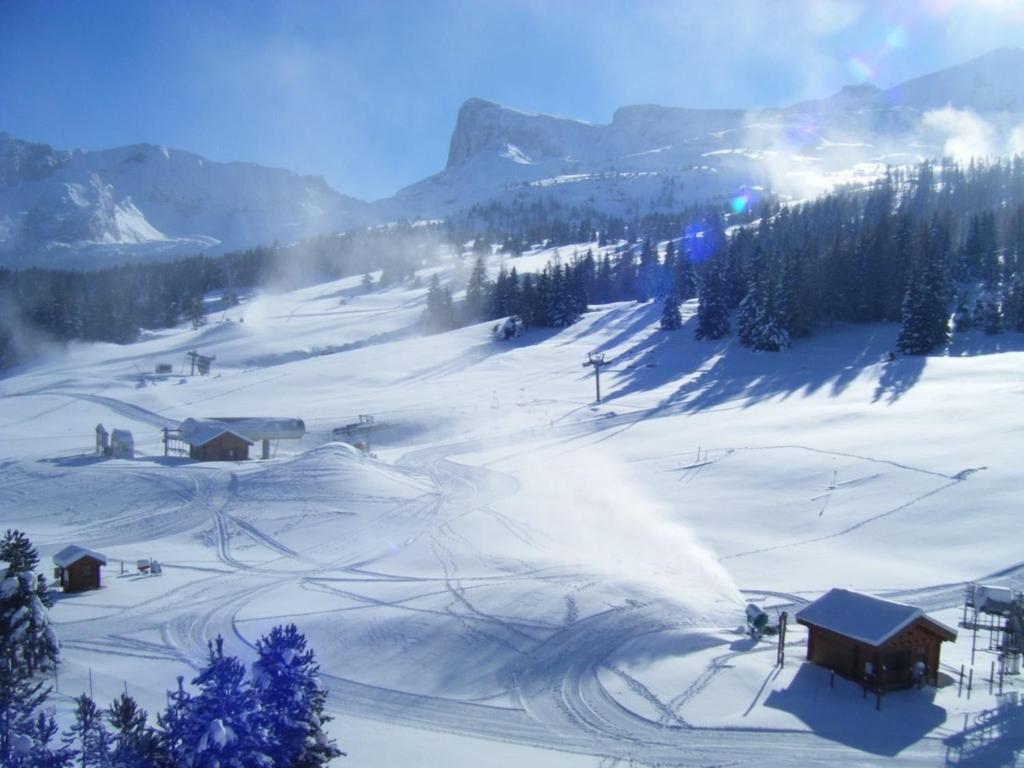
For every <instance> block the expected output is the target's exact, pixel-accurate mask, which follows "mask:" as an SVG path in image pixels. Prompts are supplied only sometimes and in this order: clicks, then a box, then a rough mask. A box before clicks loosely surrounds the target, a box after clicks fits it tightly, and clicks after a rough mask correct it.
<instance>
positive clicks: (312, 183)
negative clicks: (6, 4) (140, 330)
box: [0, 133, 366, 267]
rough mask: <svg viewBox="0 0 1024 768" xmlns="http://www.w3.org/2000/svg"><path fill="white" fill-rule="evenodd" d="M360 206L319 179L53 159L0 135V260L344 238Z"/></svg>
mask: <svg viewBox="0 0 1024 768" xmlns="http://www.w3.org/2000/svg"><path fill="white" fill-rule="evenodd" d="M365 208H366V204H365V203H362V202H360V201H358V200H355V199H354V198H350V197H345V196H344V195H340V194H338V193H337V192H335V191H334V190H333V189H332V188H331V187H329V186H328V185H327V183H326V182H325V181H324V180H323V179H322V178H320V177H315V176H300V175H298V174H295V173H292V172H291V171H285V170H280V169H276V168H265V167H263V166H259V165H255V164H253V163H216V162H211V161H209V160H206V159H204V158H202V157H200V156H199V155H194V154H192V153H189V152H181V151H179V150H171V149H167V148H165V147H155V146H150V145H138V146H131V147H120V148H117V149H111V150H104V151H95V152H81V151H75V152H62V151H57V150H54V149H52V148H50V147H48V146H46V145H42V144H29V143H27V142H23V141H19V140H17V139H14V138H12V137H10V136H8V135H7V134H2V133H0V259H2V260H3V261H6V262H8V263H10V262H12V260H13V261H14V262H15V263H38V264H47V265H58V266H79V267H81V266H85V267H93V266H100V265H103V264H104V263H110V262H112V261H118V260H124V259H125V258H126V257H131V256H135V257H140V256H164V257H166V256H168V255H174V254H179V253H181V254H194V253H197V252H199V251H207V252H211V251H212V252H217V251H221V250H225V249H230V248H242V247H248V246H253V245H258V244H269V243H272V242H274V241H282V242H292V241H294V240H298V239H300V238H302V237H305V236H308V235H311V234H319V233H323V232H332V231H337V230H341V229H345V228H348V227H351V226H353V225H354V224H357V223H361V222H362V221H363V215H362V214H363V211H364V210H365Z"/></svg>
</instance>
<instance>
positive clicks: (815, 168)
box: [0, 49, 1024, 268]
mask: <svg viewBox="0 0 1024 768" xmlns="http://www.w3.org/2000/svg"><path fill="white" fill-rule="evenodd" d="M1022 69H1024V50H1021V49H1000V50H997V51H993V52H992V53H989V54H987V55H985V56H982V57H980V58H978V59H975V60H973V61H970V62H967V63H966V64H962V65H959V66H956V67H952V68H950V69H946V70H942V71H940V72H937V73H934V74H931V75H926V76H924V77H920V78H917V79H914V80H910V81H907V82H905V83H902V84H900V85H897V86H894V87H892V88H889V89H888V90H882V89H880V88H877V87H875V86H873V85H870V84H865V85H859V86H850V87H847V88H844V89H843V90H841V91H840V92H839V93H837V94H835V95H833V96H831V97H829V98H825V99H821V100H816V101H809V102H802V103H798V104H794V105H791V106H788V107H784V108H777V109H775V108H773V109H760V110H740V109H736V110H704V109H684V108H674V107H661V106H655V105H635V106H627V107H623V108H621V109H619V110H617V111H616V113H615V115H614V116H613V118H612V121H611V122H610V123H608V124H594V123H587V122H582V121H577V120H571V119H565V118H559V117H553V116H549V115H539V114H532V113H528V112H522V111H518V110H515V109H511V108H508V107H503V106H500V105H498V104H494V103H492V102H488V101H485V100H482V99H477V98H472V99H469V100H468V101H466V102H465V103H464V104H463V106H462V108H461V109H460V110H459V114H458V119H457V122H456V125H455V129H454V131H453V134H452V138H451V144H450V149H449V156H448V162H447V164H446V167H445V168H444V169H443V170H442V171H440V172H439V173H437V174H435V175H433V176H430V177H429V178H426V179H424V180H422V181H419V182H417V183H415V184H412V185H411V186H408V187H406V188H404V189H402V190H399V191H398V192H397V193H396V194H395V195H394V196H393V197H390V198H385V199H383V200H378V201H376V202H372V203H370V202H364V201H360V200H357V199H355V198H353V197H348V196H346V195H343V194H341V193H339V192H337V191H336V190H334V189H332V188H331V187H330V186H329V185H328V184H327V183H326V181H325V180H324V179H323V178H321V177H317V176H302V175H299V174H296V173H293V172H291V171H287V170H283V169H276V168H267V167H264V166H260V165H257V164H254V163H219V162H213V161H209V160H206V159H204V158H202V157H200V156H198V155H195V154H192V153H189V152H183V151H179V150H171V149H167V148H164V147H157V146H152V145H145V144H143V145H135V146H130V147H120V148H116V149H110V150H103V151H77V150H76V151H63V150H58V149H54V148H52V147H49V146H47V145H44V144H32V143H28V142H25V141H21V140H19V139H16V138H13V137H11V136H9V135H7V134H3V133H0V263H4V264H8V265H18V266H21V265H26V264H40V265H49V266H72V265H73V266H77V267H84V268H88V267H95V266H101V265H105V264H110V263H114V262H117V261H126V260H132V259H138V258H154V257H155V258H168V257H173V256H176V255H184V254H192V253H196V252H199V251H204V252H207V253H214V252H221V251H225V250H231V249H237V248H244V247H250V246H255V245H260V244H270V243H273V242H274V241H278V242H282V243H283V242H292V241H295V240H298V239H301V238H303V237H307V236H310V235H315V234H320V233H326V232H332V231H338V230H344V229H348V228H351V227H354V226H359V225H364V224H373V223H380V222H384V221H390V220H395V219H399V218H409V219H414V218H438V217H444V216H448V215H451V214H453V213H455V212H457V211H459V210H462V209H465V208H467V207H469V206H471V205H474V204H476V203H483V202H488V201H499V202H502V203H505V204H509V205H520V204H522V205H525V204H530V203H532V202H534V201H537V200H540V199H548V198H555V199H557V200H559V201H560V202H562V203H564V204H569V205H580V206H591V207H593V208H597V209H600V210H604V211H609V212H614V213H617V214H622V215H631V214H634V213H638V214H642V213H646V212H650V211H658V210H666V211H668V210H677V209H678V208H680V207H681V206H683V205H684V204H686V203H687V202H691V201H696V200H705V199H716V198H720V199H722V200H727V199H729V198H733V197H737V196H742V195H744V194H748V195H749V194H756V193H757V191H759V190H761V189H767V188H771V189H773V190H774V191H776V192H778V193H780V194H783V195H788V196H791V197H794V198H800V197H806V196H809V195H814V194H816V193H818V192H820V191H823V190H825V189H828V188H830V187H832V186H835V185H836V184H841V183H856V182H858V181H865V180H869V179H871V178H874V177H875V176H877V175H878V174H879V173H881V172H882V171H883V170H884V168H885V166H886V165H904V164H911V163H916V162H920V161H921V160H924V159H927V158H934V157H940V156H942V155H943V154H949V153H954V154H958V155H960V156H963V155H966V154H971V153H977V154H1002V153H1011V152H1017V151H1024V128H1022V127H1021V126H1022V125H1024V80H1022V79H1021V78H1020V77H1019V75H1018V74H1017V73H1019V72H1020V71H1022Z"/></svg>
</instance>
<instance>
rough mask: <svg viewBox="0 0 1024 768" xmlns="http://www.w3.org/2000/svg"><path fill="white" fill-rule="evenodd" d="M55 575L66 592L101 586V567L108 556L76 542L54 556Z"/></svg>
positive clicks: (105, 562)
mask: <svg viewBox="0 0 1024 768" xmlns="http://www.w3.org/2000/svg"><path fill="white" fill-rule="evenodd" d="M53 563H54V565H55V566H56V568H54V569H53V577H54V579H56V580H57V581H59V582H60V585H61V587H62V588H63V589H64V591H65V592H81V591H83V590H86V589H99V588H100V581H101V580H100V568H102V567H103V566H104V565H106V564H107V556H106V555H103V554H100V553H99V552H96V551H95V550H92V549H86V548H85V547H79V546H77V545H75V544H72V545H71V546H68V547H64V549H62V550H61V551H60V552H58V553H57V554H55V555H54V556H53Z"/></svg>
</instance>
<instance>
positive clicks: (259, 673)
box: [252, 624, 344, 768]
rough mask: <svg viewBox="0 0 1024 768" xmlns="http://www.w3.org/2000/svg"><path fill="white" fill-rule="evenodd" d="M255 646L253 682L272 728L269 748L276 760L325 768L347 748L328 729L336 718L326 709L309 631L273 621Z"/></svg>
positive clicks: (298, 767)
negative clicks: (267, 631) (266, 632)
mask: <svg viewBox="0 0 1024 768" xmlns="http://www.w3.org/2000/svg"><path fill="white" fill-rule="evenodd" d="M256 652H257V653H258V654H259V658H258V659H257V660H256V662H255V663H254V664H253V675H252V676H253V687H254V689H255V690H256V692H257V695H258V698H259V702H260V715H259V716H260V719H261V724H262V727H263V728H264V729H265V730H266V732H267V733H270V734H273V739H272V740H271V743H270V744H269V745H268V754H269V756H270V757H271V758H272V759H273V761H274V765H275V766H278V765H282V766H284V765H286V766H289V767H290V768H321V767H322V766H325V765H327V764H328V763H329V762H330V761H331V760H333V759H334V758H336V757H340V756H341V755H342V754H344V753H343V752H342V751H341V750H340V749H338V747H337V745H336V744H335V743H334V741H332V740H331V739H330V738H329V737H328V736H327V733H326V731H325V730H324V725H325V724H326V723H328V722H329V721H330V720H331V719H332V718H330V717H329V716H328V715H327V714H326V713H325V712H324V707H325V705H326V703H327V692H326V691H325V690H324V689H323V687H321V685H320V680H319V671H320V667H319V665H318V664H317V663H316V660H315V657H314V654H313V651H312V649H310V648H308V647H307V645H306V638H305V636H304V635H303V634H302V633H301V632H299V630H298V629H297V628H296V626H295V625H294V624H289V625H287V626H284V627H281V626H278V627H274V628H273V629H272V630H271V631H270V634H269V635H265V636H263V637H261V638H260V639H259V640H257V641H256Z"/></svg>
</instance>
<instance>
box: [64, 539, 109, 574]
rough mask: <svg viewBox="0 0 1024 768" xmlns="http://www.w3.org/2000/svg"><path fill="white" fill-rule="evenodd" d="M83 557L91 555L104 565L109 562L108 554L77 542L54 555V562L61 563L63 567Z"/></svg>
mask: <svg viewBox="0 0 1024 768" xmlns="http://www.w3.org/2000/svg"><path fill="white" fill-rule="evenodd" d="M83 557H91V558H93V559H94V560H99V561H100V562H101V563H103V565H106V564H107V556H106V555H104V554H101V553H99V552H97V551H96V550H94V549H87V548H86V547H80V546H78V545H77V544H72V545H71V546H68V547H64V549H62V550H61V551H60V552H58V553H57V554H56V555H54V556H53V562H54V564H55V565H59V566H60V567H61V568H67V567H68V566H69V565H71V564H72V563H76V562H78V561H79V560H81V559H82V558H83Z"/></svg>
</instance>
